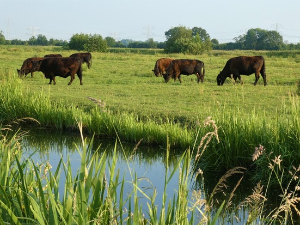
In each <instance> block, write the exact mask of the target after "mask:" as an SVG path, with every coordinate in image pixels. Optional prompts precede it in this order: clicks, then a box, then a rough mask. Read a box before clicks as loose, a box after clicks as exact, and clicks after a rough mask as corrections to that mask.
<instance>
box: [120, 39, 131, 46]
mask: <svg viewBox="0 0 300 225" xmlns="http://www.w3.org/2000/svg"><path fill="white" fill-rule="evenodd" d="M131 42H134V40H131V39H122V40H121V43H122V44H123V45H124V46H125V47H128V45H129V44H130V43H131Z"/></svg>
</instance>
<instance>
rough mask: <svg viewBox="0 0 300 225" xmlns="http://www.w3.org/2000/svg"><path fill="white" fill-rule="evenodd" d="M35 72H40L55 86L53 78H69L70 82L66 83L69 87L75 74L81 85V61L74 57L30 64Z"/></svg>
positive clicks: (48, 59) (44, 59) (50, 59)
mask: <svg viewBox="0 0 300 225" xmlns="http://www.w3.org/2000/svg"><path fill="white" fill-rule="evenodd" d="M32 64H33V67H34V69H35V71H41V72H43V73H44V75H45V78H49V79H50V82H49V84H51V83H52V81H53V84H56V82H55V76H60V77H63V78H67V77H68V76H71V80H70V82H69V83H68V84H69V85H70V84H71V83H72V82H73V80H74V79H75V74H76V73H77V76H78V78H79V80H80V84H81V85H82V68H81V64H82V62H81V59H80V58H76V57H58V58H55V57H50V58H43V59H41V60H39V61H33V62H32Z"/></svg>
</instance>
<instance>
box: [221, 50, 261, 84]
mask: <svg viewBox="0 0 300 225" xmlns="http://www.w3.org/2000/svg"><path fill="white" fill-rule="evenodd" d="M253 73H255V82H254V85H256V84H257V81H258V79H259V73H260V74H261V75H262V77H263V79H264V85H265V86H266V85H267V79H266V70H265V60H264V58H263V57H262V56H239V57H234V58H231V59H229V60H228V61H227V63H226V65H225V67H224V69H223V70H222V71H221V72H220V73H219V75H218V76H217V84H218V85H223V84H224V82H225V80H226V78H227V77H231V74H233V78H234V80H235V81H236V79H237V78H239V80H240V81H241V75H247V76H249V75H251V74H253Z"/></svg>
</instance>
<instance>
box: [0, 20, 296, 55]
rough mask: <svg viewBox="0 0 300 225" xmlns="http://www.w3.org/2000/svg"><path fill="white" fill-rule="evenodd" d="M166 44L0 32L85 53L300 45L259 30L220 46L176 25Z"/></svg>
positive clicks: (196, 31) (202, 31)
mask: <svg viewBox="0 0 300 225" xmlns="http://www.w3.org/2000/svg"><path fill="white" fill-rule="evenodd" d="M165 37H166V41H164V42H156V41H154V40H153V38H149V39H148V40H146V41H134V40H130V39H123V40H121V41H117V40H115V39H114V38H113V37H105V38H103V37H102V36H101V35H99V34H94V35H91V34H83V33H80V34H79V33H77V34H74V35H73V36H72V37H71V38H70V41H69V42H67V41H64V40H57V39H52V38H51V39H50V40H48V39H47V38H46V36H44V35H42V34H40V35H38V36H37V37H31V38H30V39H29V40H27V41H22V40H18V39H14V40H6V39H5V36H4V35H3V32H2V31H1V32H0V45H41V46H47V45H54V46H63V47H64V48H66V49H73V50H78V51H81V50H84V51H89V52H94V51H97V52H105V51H107V50H108V48H153V49H155V48H159V49H164V51H165V53H187V54H195V55H197V54H202V53H203V52H209V51H210V50H213V49H214V50H300V43H297V44H289V43H285V42H284V41H283V37H282V36H281V35H280V33H279V32H277V31H274V30H271V31H269V30H264V29H260V28H255V29H249V30H248V31H247V32H246V33H245V34H243V35H240V36H238V37H235V38H234V39H233V42H229V43H219V41H218V40H217V39H211V37H210V35H209V34H208V33H207V32H206V30H205V29H203V28H201V27H193V28H192V29H190V28H187V27H185V26H178V27H174V28H171V29H169V30H168V31H166V32H165Z"/></svg>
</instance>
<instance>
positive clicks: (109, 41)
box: [105, 37, 117, 47]
mask: <svg viewBox="0 0 300 225" xmlns="http://www.w3.org/2000/svg"><path fill="white" fill-rule="evenodd" d="M105 40H106V43H107V46H108V47H116V45H117V42H116V40H115V39H114V38H112V37H106V38H105Z"/></svg>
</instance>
